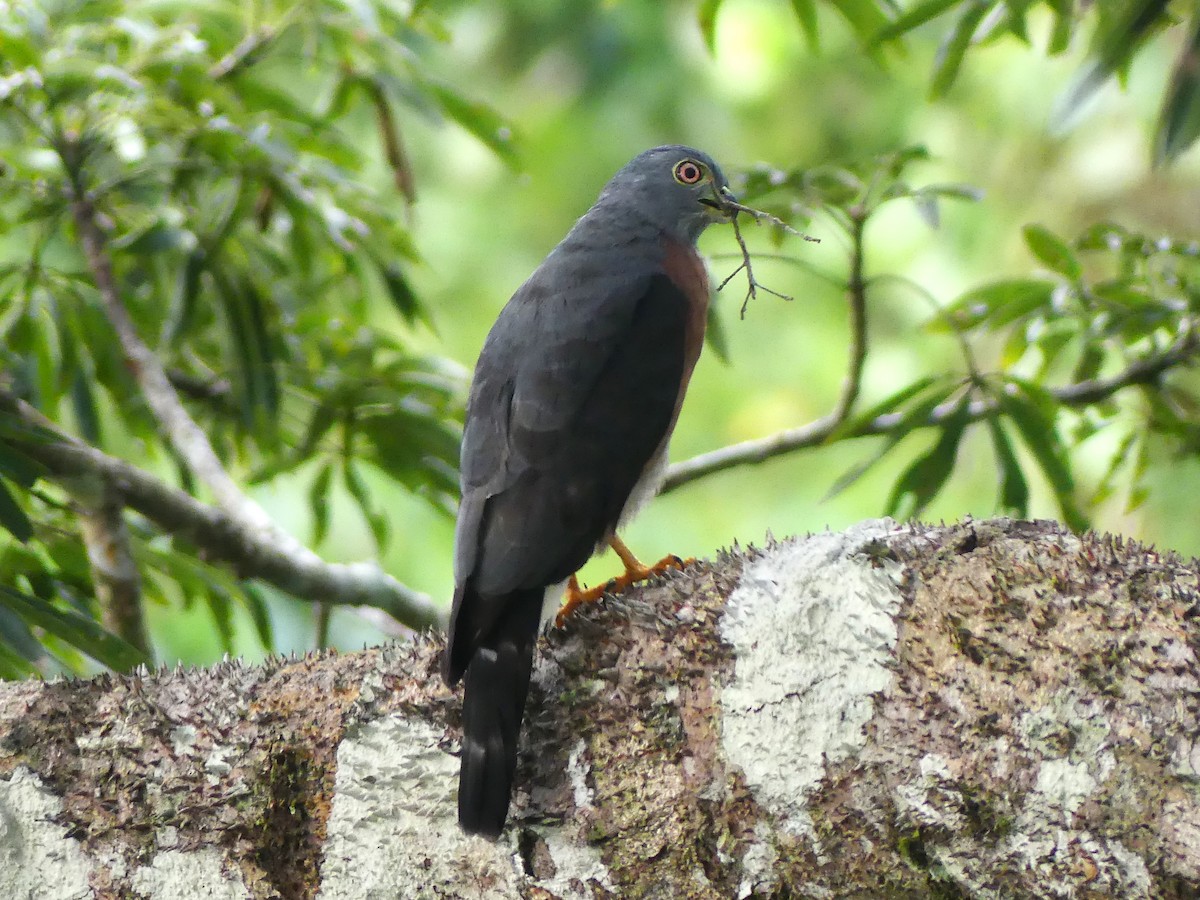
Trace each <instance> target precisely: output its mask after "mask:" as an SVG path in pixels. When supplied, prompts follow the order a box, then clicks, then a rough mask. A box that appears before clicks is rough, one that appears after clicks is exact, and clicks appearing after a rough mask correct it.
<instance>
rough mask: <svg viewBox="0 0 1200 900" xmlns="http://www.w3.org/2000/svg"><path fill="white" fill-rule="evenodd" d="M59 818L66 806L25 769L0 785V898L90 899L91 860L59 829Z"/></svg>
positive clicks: (20, 768)
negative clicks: (89, 872) (89, 875)
mask: <svg viewBox="0 0 1200 900" xmlns="http://www.w3.org/2000/svg"><path fill="white" fill-rule="evenodd" d="M61 813H62V801H61V800H60V799H59V798H58V797H56V796H55V795H54V794H52V793H51V792H50V791H48V790H46V789H45V788H44V787H43V786H42V781H41V779H40V778H38V776H37V775H36V774H35V773H34V772H31V771H30V770H29V769H27V768H25V767H24V766H18V767H17V768H16V769H15V770H14V771H13V773H12V776H11V777H10V778H9V779H8V780H7V781H5V780H3V779H0V897H11V898H18V897H21V898H24V897H30V898H33V897H54V898H55V900H76V898H79V900H82V898H85V897H91V896H92V890H91V887H89V885H88V871H89V869H90V864H89V861H88V858H87V856H86V855H85V854H84V853H83V849H82V848H81V847H80V845H79V842H78V841H75V840H73V839H71V838H69V837H67V829H66V827H65V826H64V825H59V824H57V821H56V820H57V817H58V816H59V814H61Z"/></svg>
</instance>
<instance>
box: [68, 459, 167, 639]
mask: <svg viewBox="0 0 1200 900" xmlns="http://www.w3.org/2000/svg"><path fill="white" fill-rule="evenodd" d="M91 480H93V481H100V490H99V491H98V492H97V496H96V498H95V499H94V500H93V501H91V502H88V501H86V500H84V499H83V498H81V497H80V498H79V499H80V503H79V507H80V508H79V526H80V531H81V532H82V534H83V542H84V544H85V545H86V547H87V555H88V563H89V565H90V567H91V571H92V583H93V584H94V586H95V590H96V597H97V599H98V600H99V601H100V609H101V611H102V613H103V621H104V627H105V628H107V629H108V630H109V631H111V632H113V633H114V634H117V635H119V636H120V637H122V638H124V639H125V640H126V641H128V642H129V643H130V644H132V645H133V646H134V647H137V649H138V650H140V651H141V652H142V655H143V656H144V657H146V658H147V659H153V658H154V654H153V651H152V648H151V644H150V635H149V634H148V633H147V631H146V618H145V616H144V615H143V614H142V579H141V575H140V574H139V572H138V567H137V562H136V561H135V560H134V558H133V550H132V548H131V546H130V540H129V529H128V528H127V527H126V525H125V516H124V511H125V505H124V503H123V501H122V498H121V494H120V492H119V491H117V490H115V489H114V488H113V486H112V483H111V482H110V481H108V480H107V479H91Z"/></svg>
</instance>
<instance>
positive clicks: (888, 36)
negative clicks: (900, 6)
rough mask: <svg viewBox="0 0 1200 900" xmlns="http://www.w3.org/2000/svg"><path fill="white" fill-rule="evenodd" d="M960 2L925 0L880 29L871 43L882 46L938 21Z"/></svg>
mask: <svg viewBox="0 0 1200 900" xmlns="http://www.w3.org/2000/svg"><path fill="white" fill-rule="evenodd" d="M959 2H960V0H925V2H924V3H918V4H916V5H915V6H912V7H909V8H908V9H907V10H905V11H904V13H903V14H902V15H901V16H900V17H899V18H897V19H895V20H894V21H892V22H891V23H890V24H888V25H887V26H886V27H884V28H882V29H880V31H879V32H878V33H876V35H875V37H874V38H872V39H871V43H873V44H882V43H884V42H885V41H891V40H895V39H896V38H898V37H900V36H902V35H904V34H907V33H908V32H910V31H912V30H913V29H914V28H918V27H920V26H921V25H924V24H925V23H926V22H929V21H931V20H933V19H936V18H937V17H938V16H940V15H941V14H942V13H944V12H945V11H946V10H948V9H950V8H951V7H952V6H956V5H957V4H958V3H959Z"/></svg>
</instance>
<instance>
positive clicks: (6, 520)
mask: <svg viewBox="0 0 1200 900" xmlns="http://www.w3.org/2000/svg"><path fill="white" fill-rule="evenodd" d="M0 525H2V526H4V528H6V529H7V530H8V531H9V532H10V533H11V534H12V536H13V537H15V538H16V539H17V540H18V541H20V542H21V543H25V542H26V541H28V540H29V539H30V538H31V537H33V523H32V522H30V521H29V516H27V515H25V510H23V509H21V507H20V506H19V505H18V504H17V501H16V499H15V498H14V497H13V495H12V494H11V493H10V492H9V490H8V487H7V486H6V485H5V484H4V480H3V479H0Z"/></svg>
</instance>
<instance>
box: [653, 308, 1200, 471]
mask: <svg viewBox="0 0 1200 900" xmlns="http://www.w3.org/2000/svg"><path fill="white" fill-rule="evenodd" d="M1197 346H1198V341H1197V338H1196V332H1195V330H1194V329H1193V328H1192V326H1191V325H1190V324H1188V326H1187V327H1186V328H1185V329H1184V330H1183V333H1182V334H1181V335H1180V336H1179V337H1178V338H1176V340H1175V341H1174V342H1173V343H1172V344H1171V346H1170V347H1168V348H1167V349H1166V350H1164V351H1162V352H1161V353H1158V354H1155V355H1153V356H1148V357H1146V358H1145V359H1140V360H1138V361H1137V362H1135V363H1132V364H1131V365H1130V366H1129V367H1128V368H1126V369H1124V370H1123V371H1121V372H1118V373H1117V374H1116V375H1112V376H1110V377H1108V378H1093V379H1090V380H1088V381H1081V382H1078V383H1076V384H1069V385H1065V386H1063V387H1059V388H1051V389H1050V391H1049V394H1050V396H1052V397H1053V398H1054V399H1056V400H1057V401H1058V402H1059V403H1061V404H1062V405H1063V406H1068V407H1080V406H1090V405H1091V404H1093V403H1098V402H1100V401H1101V400H1105V399H1107V398H1109V397H1111V396H1112V395H1113V394H1116V393H1117V392H1118V391H1121V390H1123V389H1124V388H1127V387H1133V386H1136V385H1147V384H1152V383H1153V382H1154V381H1156V380H1157V379H1158V378H1159V377H1161V376H1162V375H1163V373H1165V372H1167V371H1168V370H1170V369H1173V368H1175V367H1176V366H1179V365H1182V364H1184V363H1186V362H1188V361H1190V360H1191V359H1192V358H1193V357H1195V356H1196V351H1197ZM960 402H961V400H959V399H953V400H948V401H947V402H945V403H943V404H941V405H940V406H937V407H935V408H934V410H933V412H932V413H930V415H929V418H928V419H926V420H925V422H923V423H922V424H921V426H920V427H925V428H931V427H936V426H939V425H941V424H942V423H943V422H944V421H945V420H946V419H947V418H949V417H950V415H951V414H953V413H954V412H955V411H956V409H957V408H958V405H959V403H960ZM996 409H997V404H996V403H995V401H993V400H987V399H981V400H973V401H971V403H970V405H969V406H968V407H967V415H968V418H969V421H972V422H977V421H979V420H980V419H985V418H987V417H989V416H991V415H994V414H995V412H996ZM902 418H903V416H902V414H900V413H885V414H884V415H881V416H876V417H875V418H874V419H872V420H871V421H869V422H864V423H862V424H860V425H858V426H857V427H855V428H853V429H850V430H848V431H844V432H843V433H842V435H841V437H843V438H855V437H867V436H869V435H876V434H886V433H887V432H888V431H890V430H891V429H892V428H895V427H896V426H897V425H898V424H899V423H900V421H901V419H902ZM839 424H840V423H839V422H838V420H837V419H836V417H835V416H834V415H833V414H830V415H828V416H823V417H822V418H820V419H816V420H815V421H813V422H809V423H808V424H806V425H801V426H799V427H798V428H790V429H787V430H785V431H779V432H776V433H775V434H772V435H768V436H767V437H764V438H757V439H755V440H750V441H742V442H741V443H738V444H731V445H730V446H728V447H722V448H720V449H719V450H713V451H711V452H709V453H701V454H700V455H699V456H694V457H692V458H691V459H688V460H684V461H683V462H678V463H675V464H674V465H673V466H671V467H670V468H669V469H668V470H667V477H666V480H665V481H664V482H663V487H662V490H661V491H660V493H663V494H665V493H667V492H668V491H673V490H675V489H676V488H680V487H683V485H685V484H688V483H689V482H692V481H695V480H696V479H698V478H703V477H705V476H706V475H712V474H713V473H715V472H720V471H723V470H725V469H732V468H735V467H737V466H745V465H753V464H755V463H761V462H765V461H766V460H768V459H774V458H775V457H777V456H782V455H784V454H786V453H792V452H794V451H796V450H802V449H804V448H806V447H815V446H816V445H818V444H822V443H824V442H825V441H826V440H827V439H828V438H829V437H830V436H831V435H832V434H833V433H834V432H835V431H836V430H837V429H838V426H839Z"/></svg>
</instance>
